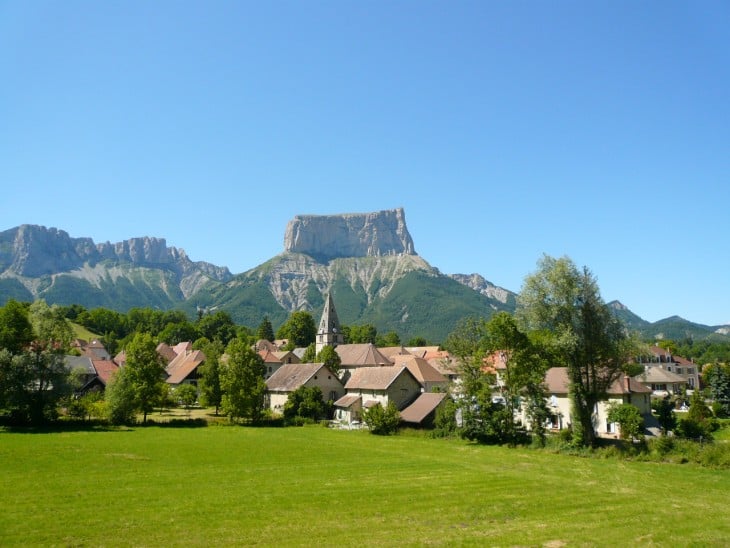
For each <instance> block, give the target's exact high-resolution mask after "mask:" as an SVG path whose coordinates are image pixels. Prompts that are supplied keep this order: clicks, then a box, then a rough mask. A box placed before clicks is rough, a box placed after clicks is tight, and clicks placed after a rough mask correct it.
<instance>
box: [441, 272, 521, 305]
mask: <svg viewBox="0 0 730 548" xmlns="http://www.w3.org/2000/svg"><path fill="white" fill-rule="evenodd" d="M449 277H450V278H451V279H453V280H456V281H457V282H459V283H460V284H463V285H465V286H467V287H470V288H471V289H473V290H474V291H477V292H479V293H481V294H482V295H484V296H485V297H488V298H490V299H494V300H496V301H499V302H501V303H503V304H510V305H511V306H514V305H515V298H516V297H517V295H516V294H515V293H514V292H512V291H510V290H509V289H505V288H503V287H499V286H497V285H494V284H493V283H492V282H490V281H488V280H485V279H484V278H483V277H482V276H481V275H479V274H449Z"/></svg>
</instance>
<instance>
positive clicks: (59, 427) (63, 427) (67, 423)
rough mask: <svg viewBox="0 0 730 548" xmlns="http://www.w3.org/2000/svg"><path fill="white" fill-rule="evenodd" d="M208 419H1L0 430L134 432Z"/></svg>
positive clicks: (199, 424)
mask: <svg viewBox="0 0 730 548" xmlns="http://www.w3.org/2000/svg"><path fill="white" fill-rule="evenodd" d="M207 426H208V421H207V420H205V419H203V418H190V419H186V418H182V419H170V420H166V421H159V422H156V421H154V420H151V419H147V422H146V423H142V422H137V423H131V424H125V425H119V426H117V425H112V424H109V423H108V422H106V421H98V420H91V421H88V420H87V421H74V420H60V421H55V422H50V423H48V424H43V425H27V424H15V423H10V422H2V421H0V432H12V433H15V434H57V433H59V432H133V431H134V430H135V429H136V428H148V427H156V428H204V427H207Z"/></svg>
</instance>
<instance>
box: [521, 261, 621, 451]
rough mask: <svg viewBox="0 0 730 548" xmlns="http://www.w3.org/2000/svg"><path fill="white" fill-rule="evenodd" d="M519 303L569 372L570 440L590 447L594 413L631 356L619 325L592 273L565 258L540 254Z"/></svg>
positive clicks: (528, 322)
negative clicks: (545, 336)
mask: <svg viewBox="0 0 730 548" xmlns="http://www.w3.org/2000/svg"><path fill="white" fill-rule="evenodd" d="M518 303H519V307H518V314H519V317H520V318H521V320H522V322H523V324H524V325H525V326H526V328H527V329H528V330H537V331H542V332H543V333H544V334H546V335H547V334H549V336H550V338H551V339H552V345H553V347H554V349H555V353H556V355H557V357H558V358H559V363H561V364H564V365H565V366H566V367H567V368H568V377H569V383H570V386H569V390H570V398H571V402H572V416H573V421H572V426H573V440H574V442H575V443H576V444H577V445H593V443H594V440H595V431H594V429H593V410H594V408H595V406H596V404H597V403H598V401H599V400H601V399H602V398H603V397H604V396H605V393H606V391H607V389H608V388H609V387H610V386H611V384H612V383H613V382H614V381H615V380H616V379H617V378H618V377H619V375H620V374H621V372H622V368H623V366H624V364H625V363H627V362H628V361H629V358H630V356H631V355H632V354H633V352H632V348H631V345H630V344H629V340H628V338H627V335H626V333H625V331H624V328H623V326H622V325H621V323H620V322H619V320H618V319H616V317H615V316H614V315H613V314H612V312H611V310H610V309H609V308H608V307H607V306H606V305H605V303H604V302H603V300H602V299H601V296H600V293H599V290H598V284H597V283H596V280H595V278H594V276H593V274H592V273H591V272H590V271H589V270H588V268H586V267H584V268H583V270H579V269H578V268H576V266H575V265H574V264H573V262H572V261H571V260H570V259H568V258H567V257H563V258H560V259H555V258H553V257H549V256H547V255H546V256H544V257H543V258H542V259H541V261H540V262H539V263H538V270H537V271H536V272H535V273H534V274H531V275H529V276H528V277H527V278H526V279H525V283H524V285H523V287H522V291H521V292H520V295H519V299H518Z"/></svg>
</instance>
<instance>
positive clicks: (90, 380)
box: [64, 356, 119, 394]
mask: <svg viewBox="0 0 730 548" xmlns="http://www.w3.org/2000/svg"><path fill="white" fill-rule="evenodd" d="M64 364H65V366H66V369H68V370H69V371H76V374H78V375H79V380H80V381H81V383H82V385H81V387H80V389H79V390H78V394H86V393H88V392H93V391H104V390H105V389H106V386H107V384H108V383H109V381H110V380H111V378H112V375H113V374H114V373H115V372H116V371H117V370H118V369H119V366H118V365H117V364H116V363H114V362H113V361H112V360H93V359H91V358H89V357H88V356H64Z"/></svg>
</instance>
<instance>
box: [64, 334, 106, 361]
mask: <svg viewBox="0 0 730 548" xmlns="http://www.w3.org/2000/svg"><path fill="white" fill-rule="evenodd" d="M73 346H75V347H76V348H78V349H79V350H80V352H81V355H82V356H86V357H88V358H91V359H92V360H110V359H111V356H110V355H109V352H107V350H106V347H105V346H104V345H103V344H102V343H101V341H99V340H97V339H94V340H92V341H90V342H88V343H86V341H84V340H83V339H76V340H75V345H73Z"/></svg>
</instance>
